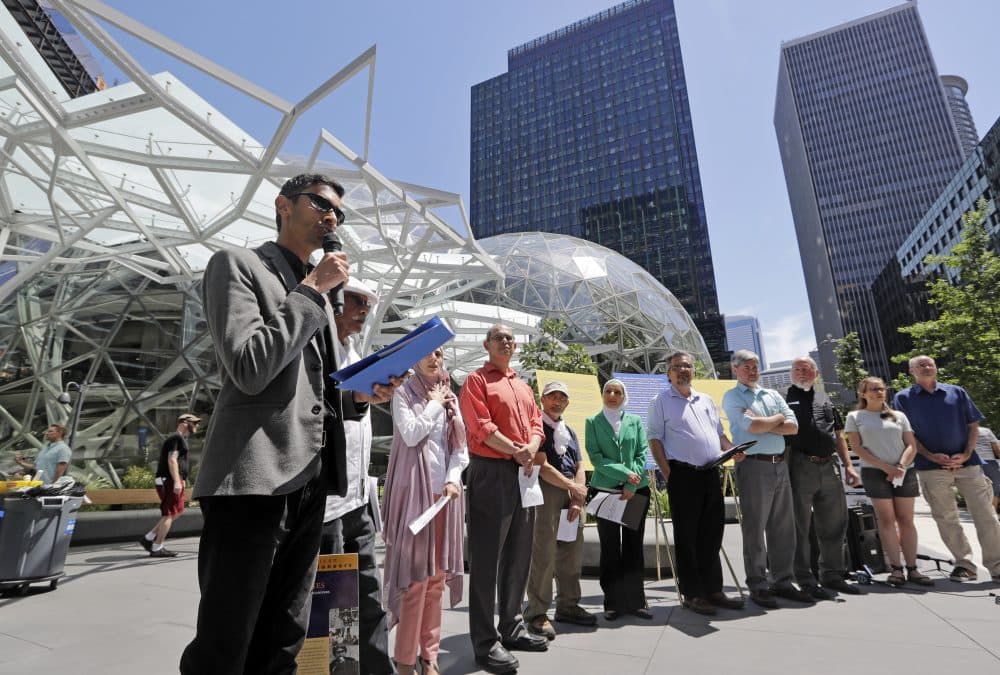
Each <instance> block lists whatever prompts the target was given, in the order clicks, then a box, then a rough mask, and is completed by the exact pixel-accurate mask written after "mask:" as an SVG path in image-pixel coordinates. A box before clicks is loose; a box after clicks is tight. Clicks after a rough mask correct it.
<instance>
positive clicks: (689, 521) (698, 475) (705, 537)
mask: <svg viewBox="0 0 1000 675" xmlns="http://www.w3.org/2000/svg"><path fill="white" fill-rule="evenodd" d="M667 494H668V496H669V498H670V517H671V519H672V520H673V523H674V551H675V553H674V561H675V562H676V564H677V577H678V579H677V585H678V587H679V588H680V591H681V593H682V594H684V595H685V596H686V597H690V598H697V597H702V598H704V597H708V596H709V595H711V594H713V593H718V592H720V591H721V590H722V562H721V561H720V560H719V551H720V550H721V549H722V533H723V530H724V528H725V526H726V523H725V518H726V510H725V505H724V504H723V501H722V481H721V479H720V477H719V472H718V471H717V470H710V471H696V470H695V469H692V468H690V467H686V466H684V465H682V464H678V463H677V462H671V463H670V476H669V477H668V478H667Z"/></svg>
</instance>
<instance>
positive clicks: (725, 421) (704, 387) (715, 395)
mask: <svg viewBox="0 0 1000 675" xmlns="http://www.w3.org/2000/svg"><path fill="white" fill-rule="evenodd" d="M691 386H692V387H693V388H694V389H695V390H696V391H700V392H701V393H703V394H708V395H709V396H711V397H712V400H713V401H715V405H717V406H718V407H719V416H720V417H721V418H722V428H723V429H725V430H726V436H729V438H730V440H732V438H733V436H732V434H730V433H729V418H728V417H726V411H725V410H723V409H722V396H723V395H724V394H725V393H726V392H727V391H729V390H730V389H732V388H733V387H735V386H736V380H691Z"/></svg>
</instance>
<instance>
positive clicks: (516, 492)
mask: <svg viewBox="0 0 1000 675" xmlns="http://www.w3.org/2000/svg"><path fill="white" fill-rule="evenodd" d="M470 460H471V461H470V463H469V469H468V474H467V476H468V479H467V485H466V493H467V495H468V497H469V509H468V513H469V517H468V524H467V528H468V534H469V636H470V637H471V638H472V649H473V651H474V652H475V654H476V656H486V654H488V653H489V651H490V650H491V649H492V648H493V645H494V644H496V643H497V642H498V641H500V640H509V639H514V638H517V637H518V636H519V635H521V634H522V633H523V632H524V630H525V628H524V619H523V614H522V607H523V604H524V589H525V588H526V587H527V585H528V571H529V569H530V568H531V542H532V536H533V535H534V528H535V509H534V508H530V509H526V508H524V507H522V506H521V490H520V488H519V487H518V481H517V472H518V471H521V467H520V466H518V465H517V464H515V463H514V462H513V461H511V460H509V459H492V458H488V457H477V456H476V455H472V457H470ZM498 596H499V598H498ZM498 599H499V608H497V601H498ZM494 609H499V611H498V614H499V615H500V623H499V624H498V625H497V626H496V627H494V624H493V611H494Z"/></svg>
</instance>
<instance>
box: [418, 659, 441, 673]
mask: <svg viewBox="0 0 1000 675" xmlns="http://www.w3.org/2000/svg"><path fill="white" fill-rule="evenodd" d="M420 672H422V673H423V675H432V674H433V675H441V669H440V668H438V664H437V661H428V660H427V659H425V658H424V657H422V656H421V657H420Z"/></svg>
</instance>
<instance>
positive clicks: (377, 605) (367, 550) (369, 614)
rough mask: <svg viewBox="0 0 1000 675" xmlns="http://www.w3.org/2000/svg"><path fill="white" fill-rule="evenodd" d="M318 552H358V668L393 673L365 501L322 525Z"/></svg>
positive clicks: (371, 524) (371, 526) (372, 524)
mask: <svg viewBox="0 0 1000 675" xmlns="http://www.w3.org/2000/svg"><path fill="white" fill-rule="evenodd" d="M320 553H357V554H358V631H359V633H360V635H359V638H360V644H359V647H360V652H361V653H360V657H361V672H363V673H376V674H378V675H383V674H386V673H395V672H396V668H395V667H394V666H393V664H392V660H391V659H390V658H389V633H388V630H387V627H386V619H385V610H384V609H382V586H381V584H380V582H379V575H378V567H377V565H376V563H375V521H374V519H373V518H372V512H371V506H369V505H368V504H367V503H366V504H365V505H364V506H360V507H358V508H356V509H354V510H353V511H349V512H347V513H345V514H344V515H343V516H341V517H340V518H337V519H336V520H333V521H331V522H329V523H325V524H324V525H323V539H322V543H321V544H320Z"/></svg>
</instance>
